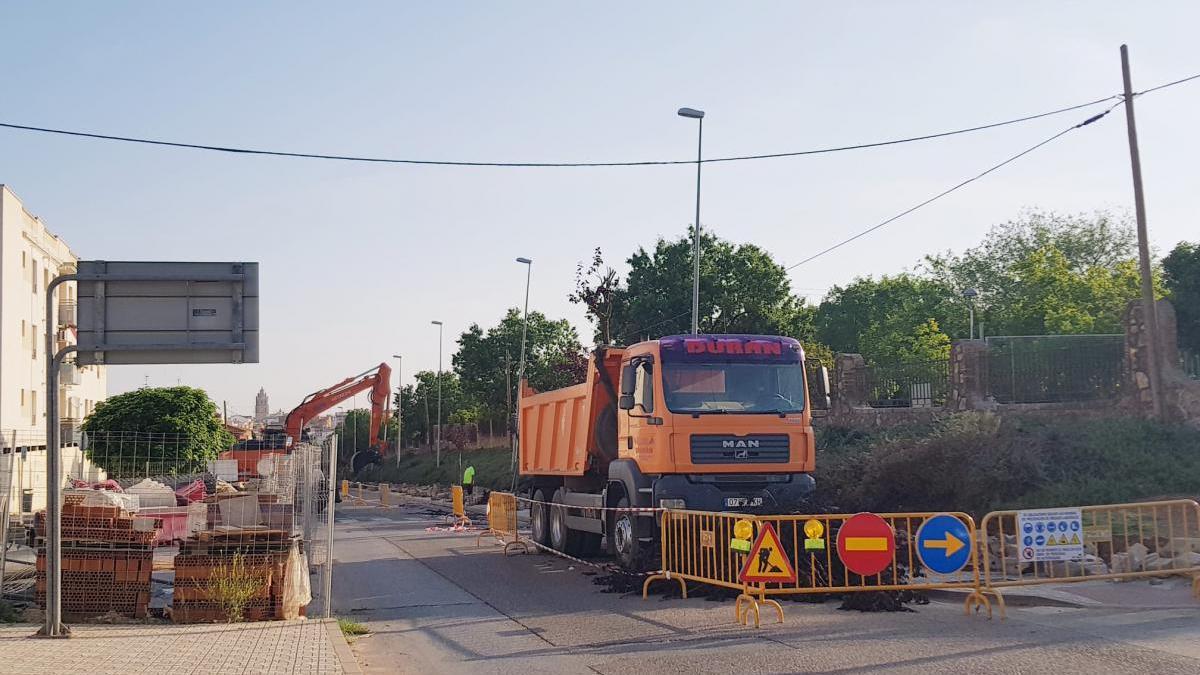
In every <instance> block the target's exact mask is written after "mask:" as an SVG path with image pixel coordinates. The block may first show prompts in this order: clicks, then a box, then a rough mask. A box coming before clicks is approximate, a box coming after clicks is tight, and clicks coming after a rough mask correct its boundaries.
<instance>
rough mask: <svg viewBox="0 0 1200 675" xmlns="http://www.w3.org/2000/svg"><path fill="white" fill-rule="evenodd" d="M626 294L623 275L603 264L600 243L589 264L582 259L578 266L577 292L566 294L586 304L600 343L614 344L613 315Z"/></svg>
mask: <svg viewBox="0 0 1200 675" xmlns="http://www.w3.org/2000/svg"><path fill="white" fill-rule="evenodd" d="M624 298H625V295H624V294H622V292H621V278H620V277H619V276H617V271H616V270H614V269H613V268H611V267H607V266H606V265H605V264H604V256H603V253H601V251H600V247H599V246H597V247H596V250H595V251H594V252H593V253H592V264H591V266H590V267H588V268H587V269H586V270H585V269H584V267H583V263H582V262H581V263H579V265H578V267H577V268H576V270H575V292H574V293H572V294H570V295H569V296H567V299H568V300H570V301H571V302H572V303H575V304H578V305H583V306H584V307H586V308H587V315H588V318H590V319H591V320H592V322H593V323H595V324H596V343H597V344H601V345H611V344H613V337H614V336H613V330H612V329H613V316H614V314H615V313H616V312H617V305H618V303H620V302H621V301H623V300H624Z"/></svg>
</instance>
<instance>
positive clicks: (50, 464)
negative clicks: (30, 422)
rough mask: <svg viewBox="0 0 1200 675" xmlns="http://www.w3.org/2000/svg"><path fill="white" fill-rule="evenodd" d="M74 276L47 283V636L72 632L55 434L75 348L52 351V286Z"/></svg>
mask: <svg viewBox="0 0 1200 675" xmlns="http://www.w3.org/2000/svg"><path fill="white" fill-rule="evenodd" d="M74 280H75V275H74V274H64V275H60V276H58V277H55V279H54V280H53V281H51V282H50V283H49V284H47V285H46V345H45V349H46V351H45V354H46V621H45V623H44V624H43V625H42V628H41V630H39V631H38V636H40V637H50V638H58V637H68V636H70V634H71V631H70V629H68V628H67V627H66V626H64V625H63V622H62V475H61V474H62V448H61V447H59V438H58V434H59V427H58V367H59V364H61V363H62V360H63V357H64V356H66V355H67V354H69V353H71V352H73V351H75V346H74V345H71V346H67V347H64V348H63V349H62V350H61V351H59V352H58V353H57V354H54V334H55V332H56V328H55V325H54V289H56V288H58V286H59V285H60V284H63V283H66V282H68V281H74ZM52 354H53V356H51V355H52Z"/></svg>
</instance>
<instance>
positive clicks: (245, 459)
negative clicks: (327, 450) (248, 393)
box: [221, 363, 392, 478]
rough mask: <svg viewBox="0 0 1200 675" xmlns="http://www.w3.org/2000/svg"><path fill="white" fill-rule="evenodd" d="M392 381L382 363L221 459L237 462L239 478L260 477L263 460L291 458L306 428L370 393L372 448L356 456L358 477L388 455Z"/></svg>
mask: <svg viewBox="0 0 1200 675" xmlns="http://www.w3.org/2000/svg"><path fill="white" fill-rule="evenodd" d="M391 379H392V369H391V367H390V366H388V364H386V363H381V364H379V365H378V366H375V367H374V368H371V369H370V370H366V371H363V372H361V373H359V374H358V375H355V376H353V377H347V378H346V379H344V380H342V381H341V382H338V383H337V384H335V385H333V386H332V387H326V388H325V389H322V390H320V391H315V392H313V393H311V394H309V395H308V396H305V397H304V400H303V401H301V402H300V405H298V406H296V407H295V408H294V409H292V411H291V412H290V413H288V415H287V417H286V418H285V419H284V423H283V426H282V427H268V428H267V429H266V430H264V432H263V438H260V439H253V440H248V441H239V442H238V443H237V444H236V445H234V446H233V449H232V450H229V451H227V452H224V453H222V454H221V459H236V460H237V463H238V477H239V478H247V477H252V476H256V475H258V473H259V471H258V463H259V461H260V460H262V459H264V458H266V457H268V456H270V455H277V454H288V453H290V452H291V451H292V444H293V443H298V442H300V441H302V440H304V439H305V426H306V425H307V424H308V423H309V422H312V421H313V420H314V419H316V418H317V417H318V416H320V415H321V413H323V412H325V411H327V410H329V409H330V408H333V407H334V406H336V405H337V404H339V403H341V402H342V401H345V400H346V399H348V398H350V397H351V396H354V395H355V394H358V393H361V392H364V391H368V390H369V391H370V392H371V393H370V397H369V398H370V401H371V425H370V428H369V436H368V438H370V448H369V449H368V450H363V451H361V452H356V453H354V456H353V457H351V460H350V462H351V466H352V467H353V469H354V472H355V473H357V472H358V471H359V470H360V469H362V468H363V467H365V466H367V465H369V464H374V463H376V462H378V461H379V460H380V459H382V458H383V455H384V454H385V453H386V452H388V445H387V441H386V440H385V439H384V438H383V436H382V434H381V432H382V431H383V429H384V426H383V423H384V420H385V419H386V418H387V416H388V412H389V410H390V408H391V387H392V385H391Z"/></svg>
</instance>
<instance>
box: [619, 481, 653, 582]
mask: <svg viewBox="0 0 1200 675" xmlns="http://www.w3.org/2000/svg"><path fill="white" fill-rule="evenodd" d="M617 508H619V509H625V508H629V498H628V497H621V501H619V502H617ZM637 518H638V515H637V514H636V513H634V512H633V511H618V512H617V516H616V518H614V519H613V531H612V537H613V548H614V549H616V552H617V560H618V561H619V562H620V563H621V566H622V567H624V568H625V569H627V570H630V571H633V572H641V571H643V570H642V568H643V567H645V565H646V550H645V549H646V547H645V546H644V545H643V544H642V542H640V541H638V527H637Z"/></svg>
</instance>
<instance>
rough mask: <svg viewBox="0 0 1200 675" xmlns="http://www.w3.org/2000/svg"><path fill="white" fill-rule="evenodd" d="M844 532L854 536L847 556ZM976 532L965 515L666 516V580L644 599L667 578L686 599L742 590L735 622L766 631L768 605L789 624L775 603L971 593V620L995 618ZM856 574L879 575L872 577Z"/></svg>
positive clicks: (690, 513) (646, 585)
mask: <svg viewBox="0 0 1200 675" xmlns="http://www.w3.org/2000/svg"><path fill="white" fill-rule="evenodd" d="M931 519H934V520H935V522H934V523H931V529H930V531H929V532H926V533H925V536H924V537H922V538H921V540H920V542H919V541H918V533H919V532H920V531H921V529H922V525H924V524H925V522H926V521H929V520H931ZM852 520H853V522H852V524H851V525H850V526H847V522H850V521H852ZM768 526H769V527H768ZM872 528H874V529H872ZM764 529H766V530H769V533H765V532H764ZM843 529H845V531H846V533H847V535H848V536H846V537H845V539H846V541H845V542H844V544H843V546H842V548H840V549H839V543H838V539H839V534H840V533H841V532H842V530H843ZM860 530H861V531H860ZM975 531H976V530H975V521H974V519H972V518H971V516H970V515H968V514H966V513H889V514H879V515H875V514H819V515H789V516H749V515H741V514H733V513H709V512H701V511H666V512H664V513H663V515H662V529H661V532H662V538H661V542H660V543H661V550H662V563H663V564H662V571H661V572H659V573H657V574H654V575H651V576H649V577H647V579H646V581H645V583H644V584H643V587H642V596H643V598H644V597H647V595H648V591H649V587H650V584H651V583H653V582H654V581H657V580H662V579H667V580H677V581H678V582H679V583H680V585H681V586H682V587H684V590H683V597H685V598H686V597H687V591H686V585H685V584H684V581H685V580H686V581H695V582H699V583H705V584H710V585H713V586H721V587H724V588H730V589H734V590H740V591H741V595H740V596H739V597H738V601H737V603H735V607H734V613H735V617H736V619H737V620H738V622H739V623H743V624H745V623H747V622H748V616H749V612H750V611H753V612H754V615H755V625H758V621H759V613H760V612H759V607H760V605H764V604H765V605H769V606H771V607H772V608H773V609H775V610H776V613H777V614H778V616H779V620H780V621H782V620H783V609H782V607H780V606H779V604H778V603H777V602H774V601H772V600H770V599H769V597H768V596H779V595H794V594H814V593H852V592H861V591H886V590H935V589H967V590H969V591H970V592H969V593H967V594H966V598H965V600H964V611H965V612H966V613H968V614H969V613H970V612H971V610H972V609H974V608H983V609H986V610H987V611H988V616H989V617H990V616H991V613H992V608H991V603H990V601H989V600H988V599H987V597H986V596H985V595H983V594H982V593H980V592H979V579H980V577H979V557H978V554H977V551H978V548H977V546H976V542H975ZM751 538H753V539H754V540H755V542H754V544H753V545H751V543H750V541H749V540H750V539H751ZM748 558H749V559H751V563H752V564H749V565H748V564H747V559H748ZM934 558H936V561H934ZM927 559H928V560H929V561H930V562H929V564H926V560H927ZM847 561H849V562H850V565H849V566H847V564H846V563H847ZM864 565H873V567H870V568H868V567H864ZM931 565H932V566H933V567H937V568H939V569H938V570H937V571H935V569H933V568H931ZM852 568H853V569H860V570H868V569H871V570H874V571H871V572H869V573H867V574H865V575H864V574H859V573H856V572H855V571H853V569H852ZM743 570H746V571H747V574H746V575H745V576H743V575H742V572H743Z"/></svg>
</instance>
